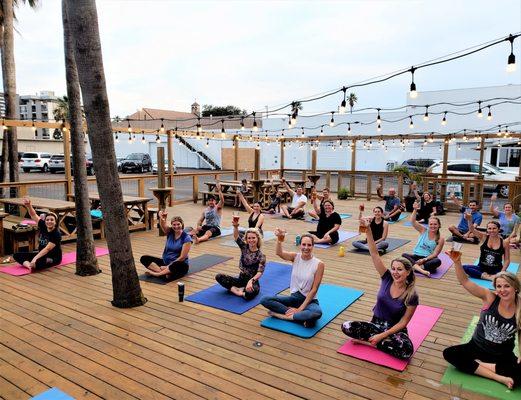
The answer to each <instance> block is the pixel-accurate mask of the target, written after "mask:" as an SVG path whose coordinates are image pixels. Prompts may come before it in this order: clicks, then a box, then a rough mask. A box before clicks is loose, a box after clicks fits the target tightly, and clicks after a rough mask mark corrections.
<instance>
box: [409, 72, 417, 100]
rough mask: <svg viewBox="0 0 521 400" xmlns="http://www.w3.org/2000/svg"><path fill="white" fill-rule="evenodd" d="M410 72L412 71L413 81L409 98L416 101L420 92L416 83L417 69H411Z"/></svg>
mask: <svg viewBox="0 0 521 400" xmlns="http://www.w3.org/2000/svg"><path fill="white" fill-rule="evenodd" d="M409 71H411V79H412V81H411V88H410V92H409V97H410V98H411V99H415V98H416V97H418V92H417V91H416V84H415V83H414V71H416V68H414V67H411V69H410V70H409Z"/></svg>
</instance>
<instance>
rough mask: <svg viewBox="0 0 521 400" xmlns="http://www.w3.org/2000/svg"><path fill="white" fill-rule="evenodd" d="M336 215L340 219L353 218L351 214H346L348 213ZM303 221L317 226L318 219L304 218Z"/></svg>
mask: <svg viewBox="0 0 521 400" xmlns="http://www.w3.org/2000/svg"><path fill="white" fill-rule="evenodd" d="M338 215H340V219H346V218H351V217H352V216H353V215H352V214H348V213H338ZM304 221H306V222H310V223H312V224H318V219H316V218H310V217H309V216H308V217H307V218H305V219H304Z"/></svg>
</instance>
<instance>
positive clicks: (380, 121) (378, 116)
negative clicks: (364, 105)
mask: <svg viewBox="0 0 521 400" xmlns="http://www.w3.org/2000/svg"><path fill="white" fill-rule="evenodd" d="M377 110H378V115H377V116H376V123H377V124H378V125H380V124H381V123H382V118H380V109H379V108H377Z"/></svg>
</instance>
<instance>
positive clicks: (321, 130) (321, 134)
mask: <svg viewBox="0 0 521 400" xmlns="http://www.w3.org/2000/svg"><path fill="white" fill-rule="evenodd" d="M320 136H324V128H323V127H320Z"/></svg>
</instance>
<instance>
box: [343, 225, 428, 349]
mask: <svg viewBox="0 0 521 400" xmlns="http://www.w3.org/2000/svg"><path fill="white" fill-rule="evenodd" d="M360 224H361V225H363V226H365V227H366V228H367V232H366V235H367V246H368V247H369V254H371V258H372V260H373V264H374V267H375V269H376V271H377V272H378V274H379V275H380V279H381V280H382V281H381V284H380V289H379V290H378V294H377V296H376V305H375V306H374V308H373V318H372V320H371V322H365V321H347V322H344V323H343V324H342V331H343V332H344V333H345V334H346V335H347V336H349V337H351V338H352V339H353V342H354V343H357V344H365V345H368V346H372V347H376V348H377V349H379V350H381V351H383V352H385V353H387V354H390V355H392V356H394V357H397V358H400V359H408V358H410V357H411V356H412V355H413V353H414V347H413V344H412V342H411V339H410V338H409V335H408V332H407V324H408V323H409V321H410V320H411V318H412V316H413V315H414V312H415V311H416V307H417V306H418V304H419V299H418V294H417V293H416V289H415V282H416V279H415V276H414V272H413V268H412V264H411V262H410V261H409V260H407V259H406V258H396V259H394V260H393V261H392V262H391V269H390V270H388V269H387V267H386V266H385V265H384V263H383V261H382V259H381V258H380V255H379V254H378V249H377V247H376V244H375V241H374V238H373V233H372V230H371V225H370V222H369V221H368V220H366V219H361V220H360Z"/></svg>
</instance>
